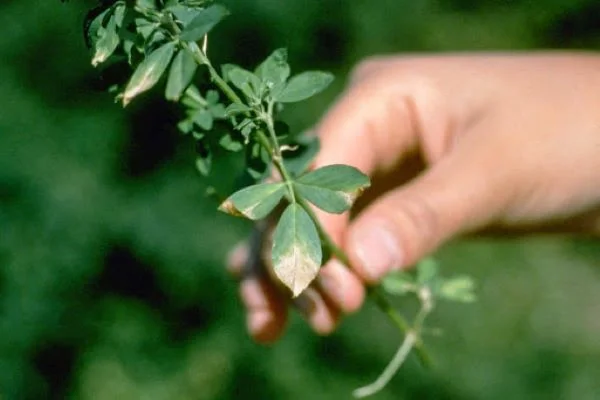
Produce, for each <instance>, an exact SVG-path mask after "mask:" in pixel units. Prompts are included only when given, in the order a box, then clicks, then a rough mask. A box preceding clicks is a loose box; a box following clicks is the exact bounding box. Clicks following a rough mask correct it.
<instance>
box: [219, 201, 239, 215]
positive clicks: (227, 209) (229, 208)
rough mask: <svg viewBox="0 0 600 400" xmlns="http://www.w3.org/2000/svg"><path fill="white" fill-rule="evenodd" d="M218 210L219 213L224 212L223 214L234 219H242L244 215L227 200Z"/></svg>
mask: <svg viewBox="0 0 600 400" xmlns="http://www.w3.org/2000/svg"><path fill="white" fill-rule="evenodd" d="M218 210H219V211H221V212H224V213H225V214H229V215H233V216H234V217H243V216H244V214H242V213H241V212H240V210H238V209H237V208H236V207H235V205H234V204H233V201H231V200H229V199H227V200H225V201H224V202H223V203H221V205H220V206H219V209H218Z"/></svg>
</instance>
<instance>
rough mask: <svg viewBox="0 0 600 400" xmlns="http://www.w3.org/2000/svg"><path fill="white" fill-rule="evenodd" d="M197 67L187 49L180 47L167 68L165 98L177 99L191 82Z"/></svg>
mask: <svg viewBox="0 0 600 400" xmlns="http://www.w3.org/2000/svg"><path fill="white" fill-rule="evenodd" d="M197 69H198V64H196V61H195V60H194V57H193V56H192V54H191V53H190V52H189V51H187V50H186V49H181V50H179V51H178V52H177V55H176V56H175V58H174V59H173V63H172V64H171V69H170V70H169V79H168V80H167V88H166V91H165V97H166V98H167V100H171V101H179V99H180V98H181V95H182V94H183V92H184V91H185V90H186V89H187V87H188V86H189V85H190V83H191V82H192V79H193V78H194V74H195V73H196V70H197Z"/></svg>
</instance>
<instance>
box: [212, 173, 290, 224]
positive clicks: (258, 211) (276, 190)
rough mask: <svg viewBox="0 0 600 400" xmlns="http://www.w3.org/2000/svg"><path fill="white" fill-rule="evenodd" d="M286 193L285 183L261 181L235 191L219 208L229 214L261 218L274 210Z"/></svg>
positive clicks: (253, 218)
mask: <svg viewBox="0 0 600 400" xmlns="http://www.w3.org/2000/svg"><path fill="white" fill-rule="evenodd" d="M284 194H285V184H284V183H281V182H279V183H260V184H258V185H252V186H248V187H246V188H244V189H242V190H240V191H237V192H235V193H234V194H232V195H231V196H229V198H228V199H227V200H225V201H224V202H223V203H222V204H221V205H220V206H219V210H220V211H223V212H225V213H227V214H231V215H235V216H244V217H246V218H249V219H251V220H259V219H263V218H265V217H266V216H267V215H269V213H270V212H271V211H273V209H274V208H275V207H276V206H277V204H279V202H280V201H281V198H282V197H283V195H284Z"/></svg>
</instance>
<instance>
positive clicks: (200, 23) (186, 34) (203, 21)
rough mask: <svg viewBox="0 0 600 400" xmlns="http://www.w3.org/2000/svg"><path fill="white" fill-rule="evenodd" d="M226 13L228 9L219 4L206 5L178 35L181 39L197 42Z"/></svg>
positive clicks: (227, 13)
mask: <svg viewBox="0 0 600 400" xmlns="http://www.w3.org/2000/svg"><path fill="white" fill-rule="evenodd" d="M228 15H229V11H228V10H227V9H226V8H225V7H223V6H222V5H220V4H214V5H212V6H210V7H207V8H205V9H203V10H201V11H200V12H199V13H198V15H197V16H196V17H195V18H194V19H193V20H192V21H191V22H189V23H188V24H187V25H186V26H185V28H184V29H183V31H182V32H181V35H179V37H180V38H181V40H185V41H189V42H197V41H199V40H201V39H202V38H203V37H204V35H206V34H207V33H208V32H210V30H211V29H212V28H214V27H215V25H217V24H218V23H219V22H221V20H222V19H223V18H225V17H226V16H228Z"/></svg>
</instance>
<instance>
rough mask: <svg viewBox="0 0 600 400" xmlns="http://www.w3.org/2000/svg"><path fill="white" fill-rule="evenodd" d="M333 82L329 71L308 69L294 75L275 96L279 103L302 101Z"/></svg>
mask: <svg viewBox="0 0 600 400" xmlns="http://www.w3.org/2000/svg"><path fill="white" fill-rule="evenodd" d="M331 82H333V75H332V74H330V73H329V72H321V71H308V72H303V73H301V74H299V75H296V76H294V77H293V78H292V79H290V80H289V82H288V84H287V85H286V87H285V89H283V91H282V92H281V94H279V95H278V96H277V98H276V101H279V102H281V103H294V102H297V101H302V100H305V99H308V98H309V97H312V96H314V95H315V94H317V93H319V92H322V91H323V90H325V89H326V88H327V86H329V84H330V83H331Z"/></svg>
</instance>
